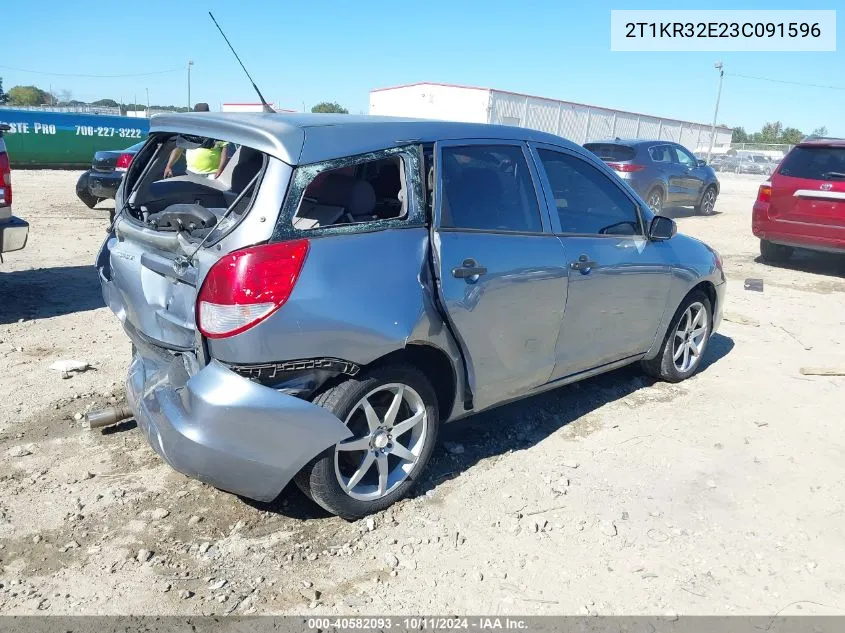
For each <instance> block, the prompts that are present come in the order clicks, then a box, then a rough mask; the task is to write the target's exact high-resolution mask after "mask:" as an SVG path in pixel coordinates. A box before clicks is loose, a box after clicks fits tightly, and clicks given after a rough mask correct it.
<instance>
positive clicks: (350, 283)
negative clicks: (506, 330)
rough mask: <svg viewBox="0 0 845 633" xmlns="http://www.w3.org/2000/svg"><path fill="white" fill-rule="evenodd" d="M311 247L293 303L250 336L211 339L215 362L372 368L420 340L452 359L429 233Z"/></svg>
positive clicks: (340, 238)
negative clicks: (323, 361) (311, 362)
mask: <svg viewBox="0 0 845 633" xmlns="http://www.w3.org/2000/svg"><path fill="white" fill-rule="evenodd" d="M310 244H311V246H310V250H309V252H308V257H307V259H306V261H305V265H304V266H303V269H302V272H301V274H300V277H299V280H298V281H297V284H296V287H295V289H294V291H293V293H292V294H291V296H290V298H289V299H288V301H287V303H285V305H283V306H282V307H281V308H280V309H279V310H278V311H277V312H276V313H274V314H273V315H272V316H270V317H269V318H267V319H266V320H265V321H263V322H262V323H260V324H259V325H257V326H255V327H253V328H251V329H249V330H247V331H246V332H243V333H241V334H238V335H236V336H232V337H230V338H225V339H210V340H209V342H208V344H209V350H210V352H211V356H213V357H214V358H217V359H219V360H221V361H223V362H227V363H244V364H247V363H260V362H272V361H280V360H296V359H304V358H320V357H332V358H341V359H343V360H348V361H352V362H354V363H357V364H359V365H366V364H368V363H370V362H372V361H373V360H375V359H377V358H379V357H381V356H384V355H385V354H388V353H390V352H393V351H395V350H398V349H402V348H403V347H404V346H405V345H406V343H407V342H409V341H413V340H415V339H416V340H421V341H422V342H426V343H431V344H435V345H437V346H438V347H441V348H442V349H444V351H446V352H447V353H450V349H451V345H450V341H449V340H448V338H447V335H446V333H445V331H444V330H443V326H442V323H441V321H440V318H439V316H438V315H437V313H436V311H435V310H434V309H433V307H432V305H431V290H430V285H431V284H430V278H429V269H428V260H427V257H428V254H427V252H428V247H429V246H428V231H427V229H425V228H424V227H413V228H405V229H387V230H380V231H374V232H369V233H366V232H363V233H354V234H337V235H330V236H325V237H320V238H318V239H312V240H311V242H310ZM454 353H455V355H456V354H457V352H454ZM450 355H452V354H450ZM455 357H456V358H457V356H455Z"/></svg>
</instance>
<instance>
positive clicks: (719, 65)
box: [707, 62, 725, 165]
mask: <svg viewBox="0 0 845 633" xmlns="http://www.w3.org/2000/svg"><path fill="white" fill-rule="evenodd" d="M713 67H714V68H715V69H716V70H718V71H719V92H717V93H716V110H715V111H714V112H713V125H712V126H710V149H708V150H707V164H708V165H709V164H710V158H711V156H712V155H713V143H714V141H715V140H716V117H718V116H719V101H720V100H721V98H722V78H723V77H724V76H725V66H724V64H722V62H716V63H715V64H713Z"/></svg>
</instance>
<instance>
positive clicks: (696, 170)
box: [584, 138, 719, 215]
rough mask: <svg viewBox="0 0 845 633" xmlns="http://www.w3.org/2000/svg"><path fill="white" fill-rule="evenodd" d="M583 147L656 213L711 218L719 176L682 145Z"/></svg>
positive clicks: (603, 144) (599, 143) (640, 143)
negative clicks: (684, 211) (689, 212)
mask: <svg viewBox="0 0 845 633" xmlns="http://www.w3.org/2000/svg"><path fill="white" fill-rule="evenodd" d="M584 147H585V148H586V149H588V150H590V151H591V152H592V153H593V154H595V155H596V156H598V157H599V158H601V159H602V160H603V161H604V162H605V163H607V165H608V167H610V168H611V169H613V170H614V171H615V172H616V174H617V175H618V176H619V177H620V178H621V179H622V180H624V181H625V182H627V183H628V184H629V185H631V187H632V188H633V189H634V191H636V192H637V193H638V194H640V197H641V198H642V199H643V200H645V201H646V203H647V204H648V206H649V207H650V208H651V210H652V211H654V213H656V214H659V213H660V212H661V210H662V209H663V207H685V206H686V207H695V211H696V213H700V214H701V215H712V214H713V213H714V211H715V208H716V196H718V195H719V180H718V179H717V178H716V173H715V172H714V171H713V169H712V168H711V167H709V166H708V165H707V163H706V162H705V161H703V160H699V159H697V158H696V157H695V156H694V155H693V153H692V152H690V151H689V150H688V149H687V148H685V147H684V146H683V145H679V144H678V143H673V142H671V141H643V140H630V141H626V140H622V139H618V138H617V139H614V140H612V141H596V142H592V143H585V144H584Z"/></svg>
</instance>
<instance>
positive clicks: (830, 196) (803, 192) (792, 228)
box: [751, 139, 845, 262]
mask: <svg viewBox="0 0 845 633" xmlns="http://www.w3.org/2000/svg"><path fill="white" fill-rule="evenodd" d="M751 230H752V231H753V232H754V235H756V236H757V237H759V238H760V254H761V255H762V257H763V259H764V260H766V261H772V262H782V261H786V260H787V259H789V257H790V256H791V255H792V251H793V249H794V248H795V247H801V248H808V249H811V250H816V251H828V252H834V253H843V254H845V139H813V140H807V141H804V142H803V143H800V144H798V145H796V146H795V147H794V148H792V151H790V152H789V153H788V154H787V155H786V157H785V158H784V159H783V160H782V161H781V163H780V165H778V167H777V169H775V171H774V172H773V173H772V176H771V178H770V179H769V181H767V182H765V183H763V184H762V185H760V189H759V191H758V192H757V201H756V202H755V203H754V214H753V216H752V220H751Z"/></svg>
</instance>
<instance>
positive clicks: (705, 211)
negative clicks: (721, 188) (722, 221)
mask: <svg viewBox="0 0 845 633" xmlns="http://www.w3.org/2000/svg"><path fill="white" fill-rule="evenodd" d="M717 195H718V194H717V193H716V187H714V186H713V185H710V186H709V187H707V189H705V190H704V193H703V194H701V200H699V201H698V204H697V205H695V212H696V213H698V214H699V215H713V214H714V213H716V196H717Z"/></svg>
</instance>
